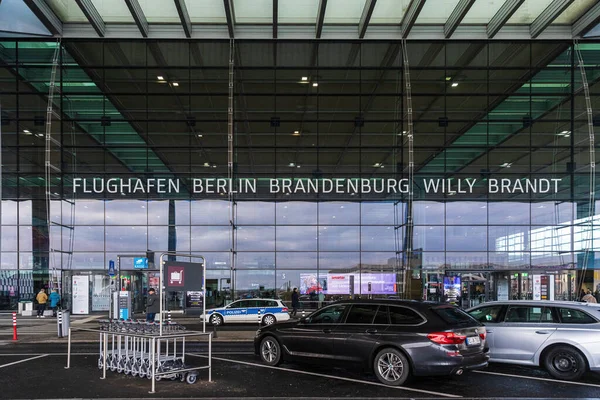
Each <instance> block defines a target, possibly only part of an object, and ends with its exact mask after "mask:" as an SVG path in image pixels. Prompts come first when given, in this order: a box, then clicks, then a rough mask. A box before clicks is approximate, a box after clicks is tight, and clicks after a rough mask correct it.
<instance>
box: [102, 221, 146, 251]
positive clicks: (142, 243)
mask: <svg viewBox="0 0 600 400" xmlns="http://www.w3.org/2000/svg"><path fill="white" fill-rule="evenodd" d="M105 237H106V250H107V251H132V252H134V251H139V252H142V253H145V252H146V250H147V249H148V246H147V227H146V226H107V227H106V232H105Z"/></svg>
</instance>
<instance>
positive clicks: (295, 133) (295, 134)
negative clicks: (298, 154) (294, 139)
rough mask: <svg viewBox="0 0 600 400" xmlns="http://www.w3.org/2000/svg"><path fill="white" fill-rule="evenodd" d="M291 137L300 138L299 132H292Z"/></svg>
mask: <svg viewBox="0 0 600 400" xmlns="http://www.w3.org/2000/svg"><path fill="white" fill-rule="evenodd" d="M292 136H300V131H294V133H292Z"/></svg>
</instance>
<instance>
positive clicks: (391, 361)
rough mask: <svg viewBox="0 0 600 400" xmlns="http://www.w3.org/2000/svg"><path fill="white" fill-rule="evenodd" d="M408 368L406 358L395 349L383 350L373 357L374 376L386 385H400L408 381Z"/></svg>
mask: <svg viewBox="0 0 600 400" xmlns="http://www.w3.org/2000/svg"><path fill="white" fill-rule="evenodd" d="M409 368H410V367H409V365H408V360H407V359H406V357H405V356H404V355H403V354H402V353H401V352H400V351H398V350H396V349H393V348H388V349H383V350H381V351H380V352H379V353H378V354H377V356H375V363H374V370H375V375H376V376H377V378H378V379H379V381H380V382H381V383H384V384H386V385H390V386H399V385H402V384H403V383H404V382H406V380H407V379H408V375H409Z"/></svg>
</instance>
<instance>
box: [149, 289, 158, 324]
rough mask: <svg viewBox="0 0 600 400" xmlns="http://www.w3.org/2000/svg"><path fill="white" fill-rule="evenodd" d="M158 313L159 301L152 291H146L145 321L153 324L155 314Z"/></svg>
mask: <svg viewBox="0 0 600 400" xmlns="http://www.w3.org/2000/svg"><path fill="white" fill-rule="evenodd" d="M159 312H160V300H159V298H158V296H157V295H156V291H155V290H154V289H152V288H151V289H150V290H148V299H147V300H146V321H147V322H154V318H155V317H156V314H157V313H159Z"/></svg>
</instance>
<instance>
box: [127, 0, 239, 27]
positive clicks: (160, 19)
mask: <svg viewBox="0 0 600 400" xmlns="http://www.w3.org/2000/svg"><path fill="white" fill-rule="evenodd" d="M139 3H140V7H142V11H143V12H144V15H145V16H146V19H147V20H148V22H150V23H153V22H157V23H174V24H180V23H181V20H180V19H179V14H178V13H177V7H175V2H174V1H164V0H139ZM235 10H236V12H237V8H236V9H235Z"/></svg>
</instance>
